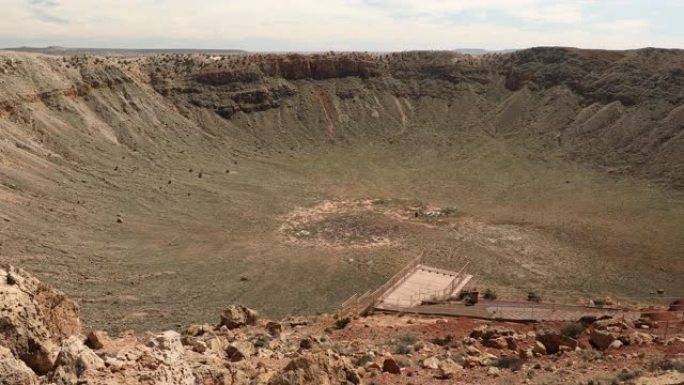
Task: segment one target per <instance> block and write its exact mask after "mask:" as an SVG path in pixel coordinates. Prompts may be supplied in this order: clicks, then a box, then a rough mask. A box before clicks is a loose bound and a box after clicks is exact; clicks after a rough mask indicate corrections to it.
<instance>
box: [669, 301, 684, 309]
mask: <svg viewBox="0 0 684 385" xmlns="http://www.w3.org/2000/svg"><path fill="white" fill-rule="evenodd" d="M669 310H670V311H684V299H676V300H674V301H672V303H671V304H670V308H669Z"/></svg>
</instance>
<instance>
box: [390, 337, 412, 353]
mask: <svg viewBox="0 0 684 385" xmlns="http://www.w3.org/2000/svg"><path fill="white" fill-rule="evenodd" d="M416 342H418V338H417V337H416V336H415V335H413V334H404V335H401V336H399V337H397V338H396V339H394V340H393V341H392V344H393V345H394V352H395V353H396V354H409V353H411V350H413V345H415V344H416Z"/></svg>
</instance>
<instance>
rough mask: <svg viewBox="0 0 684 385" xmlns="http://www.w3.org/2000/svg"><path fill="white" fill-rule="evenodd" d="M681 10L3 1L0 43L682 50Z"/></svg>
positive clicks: (510, 2) (622, 4) (625, 3)
mask: <svg viewBox="0 0 684 385" xmlns="http://www.w3.org/2000/svg"><path fill="white" fill-rule="evenodd" d="M681 10H682V8H681V4H680V3H678V2H668V1H662V2H659V3H658V5H654V4H653V3H652V2H650V1H648V0H621V1H614V0H602V1H601V2H595V1H588V0H575V1H572V0H568V1H556V0H460V1H447V0H326V1H325V2H324V3H322V2H321V1H320V0H289V1H287V2H285V1H280V0H278V1H276V0H271V1H267V0H251V1H244V2H242V1H241V2H238V1H225V0H203V1H202V2H201V7H198V6H197V3H196V2H191V1H187V0H163V1H161V0H99V1H97V2H94V1H92V0H69V1H58V0H4V1H3V12H2V13H1V14H0V36H2V38H3V41H16V42H17V44H20V43H25V42H31V43H32V44H43V45H51V44H54V43H57V42H59V43H60V44H62V45H69V46H84V45H90V46H92V45H99V46H108V47H126V46H127V47H153V48H154V47H160V48H170V47H203V48H208V47H216V48H242V49H247V50H264V51H284V50H307V51H310V50H321V51H322V50H330V49H332V50H350V49H353V50H373V51H388V50H405V49H453V48H456V47H464V46H468V47H481V48H488V49H499V48H520V47H529V46H535V45H566V46H580V47H587V48H614V49H625V48H637V47H643V46H661V47H679V48H682V47H684V39H683V38H682V36H684V30H683V29H682V28H683V27H682V26H681V24H680V23H672V22H668V18H671V17H672V16H671V15H675V14H681ZM656 27H657V28H656ZM12 37H14V40H12ZM65 42H66V43H67V44H65Z"/></svg>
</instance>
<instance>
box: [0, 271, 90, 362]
mask: <svg viewBox="0 0 684 385" xmlns="http://www.w3.org/2000/svg"><path fill="white" fill-rule="evenodd" d="M80 330H81V323H80V320H79V308H78V306H77V305H76V303H74V302H73V301H71V300H69V299H67V298H66V296H65V295H64V293H62V292H60V291H58V290H55V289H53V288H51V287H49V286H47V285H45V284H43V283H42V282H40V281H38V280H37V279H36V278H34V277H33V276H31V275H29V274H28V273H27V272H26V271H24V270H22V269H18V268H15V267H12V266H3V267H0V345H3V346H5V347H7V348H9V349H10V350H11V351H12V353H13V354H14V355H15V356H16V357H18V358H19V359H21V360H22V361H24V363H26V365H28V366H29V367H30V368H31V369H33V370H34V371H36V373H39V374H45V373H47V372H48V371H50V370H51V369H52V368H53V366H54V364H55V359H56V358H57V352H58V347H59V344H60V341H61V340H62V339H64V338H67V337H69V336H71V335H74V334H78V333H79V332H80Z"/></svg>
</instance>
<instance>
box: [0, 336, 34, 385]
mask: <svg viewBox="0 0 684 385" xmlns="http://www.w3.org/2000/svg"><path fill="white" fill-rule="evenodd" d="M17 384H21V385H37V384H38V377H37V376H36V374H35V373H34V372H33V370H31V368H29V367H28V366H26V364H25V363H24V362H23V361H21V360H19V359H17V358H16V357H14V355H13V354H12V352H11V351H10V350H9V349H8V348H6V347H4V346H0V385H17Z"/></svg>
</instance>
